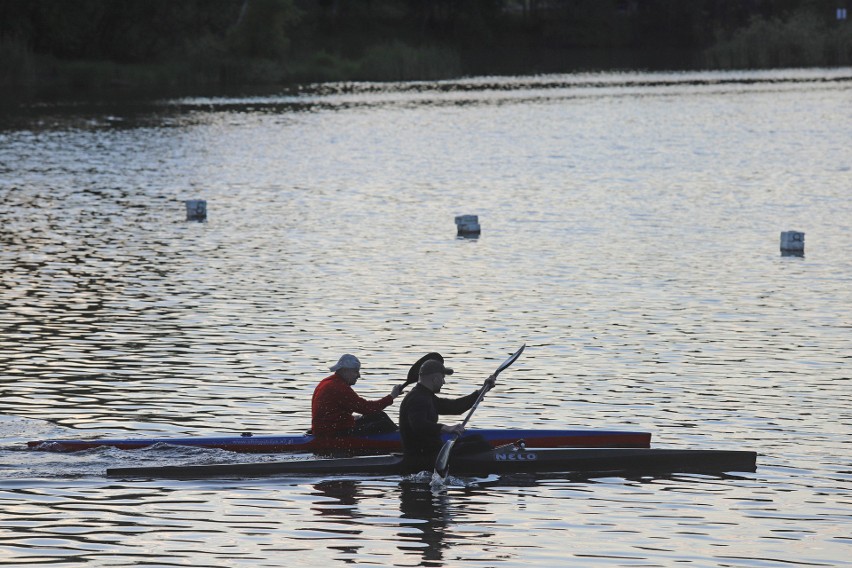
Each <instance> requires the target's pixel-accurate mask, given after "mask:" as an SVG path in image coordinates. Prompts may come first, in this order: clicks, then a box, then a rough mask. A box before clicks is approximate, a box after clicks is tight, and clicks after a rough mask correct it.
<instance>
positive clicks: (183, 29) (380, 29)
mask: <svg viewBox="0 0 852 568" xmlns="http://www.w3.org/2000/svg"><path fill="white" fill-rule="evenodd" d="M837 6H838V4H837V0H750V1H745V0H547V1H545V0H0V89H2V88H4V87H5V88H9V89H10V90H14V89H15V88H16V86H20V85H39V84H45V85H48V86H50V87H57V86H61V87H65V86H74V87H78V88H83V89H99V88H105V87H108V86H116V85H118V86H122V85H124V86H131V87H136V86H140V85H150V86H155V87H156V86H176V85H178V86H179V85H223V84H244V83H255V84H256V83H282V82H288V81H297V80H298V81H317V80H320V81H322V80H329V81H340V80H352V79H370V80H394V81H396V80H406V79H440V78H450V77H456V76H460V75H463V74H473V73H477V72H482V71H483V70H485V71H486V72H488V71H490V70H497V72H501V73H502V72H508V73H511V72H532V71H534V70H535V69H538V68H542V69H547V70H549V71H565V70H570V69H576V68H590V66H592V67H594V66H595V65H599V66H600V67H595V68H606V67H607V65H608V63H607V62H608V61H613V62H615V61H618V60H619V59H618V57H609V56H607V54H611V53H615V54H619V53H621V54H623V53H626V50H631V51H630V53H631V54H632V53H636V54H641V53H643V52H648V53H650V52H654V53H665V54H667V55H665V56H664V57H665V58H667V61H668V62H669V63H671V64H674V65H677V64H678V63H679V62H682V61H689V62H690V63H687V64H686V65H687V66H689V65H690V64H691V62H692V61H694V59H692V58H691V57H689V56H691V55H694V54H697V53H703V54H704V55H705V59H706V62H707V65H708V66H711V67H723V68H728V67H778V66H807V65H849V64H852V37H850V36H852V25H849V24H839V23H838V22H836V21H835V20H834V16H835V11H836V8H837ZM710 46H712V47H710ZM708 47H709V49H708ZM702 50H704V51H702ZM497 52H499V53H500V55H499V56H496V55H495V54H496V53H497ZM589 53H595V54H599V55H600V56H599V57H597V58H591V57H590V56H589V55H588V54H589ZM672 54H674V55H672ZM683 54H688V55H689V56H683ZM622 60H624V59H623V58H622ZM640 60H641V58H638V57H637V58H636V59H635V61H640ZM625 61H628V64H627V65H628V66H629V65H630V63H629V61H632V60H625ZM542 62H547V63H548V65H547V66H543V65H542ZM609 65H614V64H612V63H610V64H609ZM637 65H638V63H637ZM584 66H585V67H584Z"/></svg>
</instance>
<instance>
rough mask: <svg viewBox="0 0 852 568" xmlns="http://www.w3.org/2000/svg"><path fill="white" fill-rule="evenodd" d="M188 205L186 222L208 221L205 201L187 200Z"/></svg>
mask: <svg viewBox="0 0 852 568" xmlns="http://www.w3.org/2000/svg"><path fill="white" fill-rule="evenodd" d="M184 203H186V220H187V221H205V220H207V202H206V201H204V200H203V199H187V200H186V201H184Z"/></svg>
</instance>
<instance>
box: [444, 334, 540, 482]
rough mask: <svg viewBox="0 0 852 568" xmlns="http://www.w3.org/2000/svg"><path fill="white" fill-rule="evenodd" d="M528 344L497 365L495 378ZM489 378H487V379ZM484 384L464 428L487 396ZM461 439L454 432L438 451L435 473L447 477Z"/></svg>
mask: <svg viewBox="0 0 852 568" xmlns="http://www.w3.org/2000/svg"><path fill="white" fill-rule="evenodd" d="M526 346H527V344H526V343H524V344H523V345H521V348H520V349H518V350H517V351H515V352H514V353H513V354H512V356H511V357H509V358H508V359H506V360H505V361H503V363H502V364H501V365H500V366H499V367H497V370H496V371H494V375H493V377H494V379H495V380H496V379H497V375H499V374H500V372H501V371H503V370H504V369H505V368H506V367H508V366H509V365H511V364H512V363H514V362H515V361H517V359H518V357H520V356H521V353H523V352H524V348H525V347H526ZM486 380H487V379H486ZM484 386H485V385H483V388H482V390H480V391H479V396H478V397H477V399H476V402H474V403H473V407H471V409H470V412H468V413H467V416H465V418H464V422H462V424H461V425H462V428H464V427H465V426H466V425H467V421H468V420H470V417H471V416H472V415H473V411H474V410H476V407H477V406H479V403H480V401H481V400H482V399H483V397H485V392H486V391H487V390H489V389H486V388H484ZM458 439H459V435H458V434H455V433H454V434H452V435H451V436H450V439H449V440H447V441H446V442H444V445H443V447H441V451H440V452H438V458H437V459H436V460H435V474H437V475H439V476H440V477H441V479H444V478H446V477H447V472H448V471H449V469H450V452H451V451H452V449H453V445H454V444H455V443H456V440H458Z"/></svg>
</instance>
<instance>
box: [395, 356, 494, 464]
mask: <svg viewBox="0 0 852 568" xmlns="http://www.w3.org/2000/svg"><path fill="white" fill-rule="evenodd" d="M452 374H453V370H452V369H448V368H447V367H444V363H443V360H438V359H430V360H427V361H425V362H423V364H422V365H421V367H420V371H419V378H418V381H417V384H416V385H415V386H414V388H413V389H411V391H410V392H409V393H408V394H407V395H405V399H404V400H403V401H402V404H401V405H400V407H399V433H400V436H401V437H402V451H403V467H404V469H405V470H406V471H408V472H411V473H414V472H418V471H423V470H431V469H433V468H434V467H435V459H436V458H437V456H438V452H439V451H440V450H441V447H442V446H443V445H444V442H443V439H442V438H441V434H452V433H455V434H457V435H459V436H461V435H462V434H463V433H464V427H463V426H462V425H461V423H458V424H452V425H447V424H441V423H440V422H438V416H439V415H445V414H462V413H464V412H466V411H467V410H470V408H471V407H472V406H473V405H474V403H475V402H476V399H477V398H478V397H479V392H480V389H477V390H475V391H473V392H472V393H470V394H469V395H467V396H463V397H461V398H456V399H449V398H439V397H438V396H436V395H437V393H439V392H440V391H441V387H442V386H444V383H445V380H444V377H446V376H447V375H452ZM494 383H495V378H494V377H493V376H491V377H488V380H487V381H486V383H485V385H484V386H483V387H482V388H484V389H490V388H491V387H493V386H494ZM466 440H467V439H465V438H463V439H461V440H459V444H458V446H459V447H462V448H465V447H467V449H468V450H473V449H476V450H483V449H490V446H489V445H488V444H487V442H485V441H484V440H479V441H467V443H465V442H466ZM454 449H455V448H454Z"/></svg>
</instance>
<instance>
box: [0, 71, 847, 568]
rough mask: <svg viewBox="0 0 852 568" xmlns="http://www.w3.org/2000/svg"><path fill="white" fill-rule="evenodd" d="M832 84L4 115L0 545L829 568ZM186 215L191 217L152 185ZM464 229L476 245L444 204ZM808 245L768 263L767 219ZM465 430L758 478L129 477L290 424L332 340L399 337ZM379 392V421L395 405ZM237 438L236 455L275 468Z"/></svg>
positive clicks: (819, 74)
mask: <svg viewBox="0 0 852 568" xmlns="http://www.w3.org/2000/svg"><path fill="white" fill-rule="evenodd" d="M850 103H852V71H850V70H848V69H841V70H811V71H783V72H751V73H729V74H710V73H706V74H705V73H693V74H653V75H642V74H627V75H621V74H612V75H584V76H547V77H535V78H509V79H493V78H486V79H471V80H467V81H461V82H457V83H438V84H424V83H416V84H399V85H381V86H379V85H331V86H321V87H316V88H310V89H303V90H301V91H298V92H288V93H282V94H277V95H271V96H269V95H268V96H251V97H248V96H246V97H229V98H224V97H223V98H185V99H163V100H155V101H143V102H140V101H125V102H112V103H98V104H94V103H85V104H84V103H67V104H45V105H30V106H24V107H20V108H16V109H13V110H12V111H10V112H7V113H6V114H5V115H3V116H2V117H0V330H2V335H0V429H1V430H2V438H0V528H2V531H0V563H4V564H9V565H37V564H50V565H55V566H62V565H68V566H70V565H83V564H85V565H89V566H131V565H134V566H135V565H142V566H173V565H186V566H280V565H282V564H283V563H287V564H290V565H317V564H318V563H325V565H344V564H356V565H364V566H417V565H423V566H456V565H471V566H505V567H510V566H530V565H532V566H542V567H544V566H547V567H549V566H557V565H572V566H675V565H676V566H751V567H756V566H775V565H784V566H790V565H793V566H839V565H850V562H849V558H850V556H852V537H850V534H852V523H850V511H852V451H850V450H852V443H850V434H852V410H850V403H849V400H850V390H852V389H850V384H852V383H850V377H852V373H850V371H849V365H850V353H852V254H850V250H852V238H850V232H849V227H850V222H852V199H850V195H852V184H850V181H852V175H851V173H852V147H850V144H849V141H850V140H852V113H850V112H848V109H849V107H850ZM191 198H201V199H205V200H207V202H208V213H209V217H208V220H207V222H205V223H198V222H187V221H186V220H185V211H184V205H183V203H182V201H183V200H184V199H191ZM459 214H477V215H479V218H480V223H481V225H482V234H481V236H480V237H479V238H478V239H462V238H457V237H456V229H455V225H454V216H455V215H459ZM785 230H799V231H803V232H805V233H806V250H805V255H804V256H802V257H799V256H783V255H782V254H781V253H780V252H779V233H780V232H781V231H785ZM524 342H525V343H527V345H528V347H527V350H526V352H525V353H524V356H523V357H522V359H521V360H519V361H518V362H517V363H516V364H515V366H513V367H512V368H511V369H510V370H508V371H506V372H505V373H504V374H503V375H501V377H500V381H499V385H498V388H497V389H495V390H494V391H492V393H490V394H489V396H488V397H487V398H486V399H485V402H484V403H483V404H482V406H481V407H480V408H479V409H478V410H477V411H476V414H475V416H474V417H473V419H472V425H475V426H480V427H503V426H513V427H518V428H537V427H540V428H576V427H580V428H585V427H606V428H610V429H630V430H645V431H649V432H652V434H653V444H654V445H655V446H660V447H677V448H719V449H723V448H729V449H751V450H755V451H757V452H759V457H758V470H757V472H755V473H735V474H733V475H730V476H723V477H716V476H699V475H677V476H670V477H646V478H639V479H623V478H616V477H612V478H596V479H578V478H576V477H572V476H570V475H567V474H566V475H563V476H559V475H557V476H549V477H541V478H536V477H524V478H519V477H510V478H500V477H497V476H494V477H489V478H478V479H472V478H458V479H452V480H451V481H452V483H451V485H450V486H449V487H447V488H446V490H443V491H438V492H434V493H433V492H432V491H430V489H429V486H428V484H424V483H421V482H419V480H418V479H405V480H400V479H398V478H370V477H367V478H363V477H362V478H352V477H345V476H340V477H338V478H334V477H332V478H323V479H316V478H293V477H286V478H270V479H254V480H239V481H215V480H214V481H203V482H202V481H183V482H176V481H148V482H132V481H124V480H113V479H107V478H105V477H104V471H105V469H106V468H107V467H112V466H120V465H132V464H138V463H142V462H145V463H190V462H192V463H201V462H218V461H234V460H236V459H245V457H242V458H238V457H234V456H233V455H232V454H228V453H227V452H223V451H218V450H212V451H211V450H187V449H174V448H152V449H149V450H142V451H138V452H124V451H120V450H114V449H100V450H92V451H87V452H82V453H78V454H71V455H68V454H52V453H47V452H33V451H28V450H24V449H23V448H24V447H25V444H24V442H26V441H27V440H33V439H43V438H48V437H93V436H110V437H127V436H137V437H143V436H152V437H153V436H158V437H161V436H171V435H212V434H218V433H237V432H244V431H252V432H255V433H258V434H271V433H298V432H302V431H303V430H304V429H305V428H307V426H308V425H309V422H310V414H309V400H310V395H311V392H312V389H313V386H314V385H315V384H316V382H318V381H319V380H320V379H322V378H323V377H324V376H326V375H327V374H328V373H327V370H326V369H327V367H328V366H329V365H330V364H332V363H333V362H334V361H335V360H336V359H337V357H338V356H339V355H340V354H341V353H344V352H351V353H355V354H357V355H358V356H359V357H360V358H361V360H362V362H363V364H364V369H363V378H362V380H361V381H360V382H359V385H358V389H359V391H360V392H361V393H362V394H363V395H364V396H367V397H368V398H378V397H380V396H383V395H384V394H386V393H387V392H389V391H390V388H391V387H392V386H393V385H394V384H396V383H398V382H400V381H401V380H402V379H403V378H404V376H405V373H406V372H407V369H408V366H409V365H410V364H411V363H413V361H414V360H416V359H417V358H419V357H420V356H421V355H422V354H423V353H425V352H427V351H440V352H441V353H442V354H443V355H444V357H445V358H446V359H447V360H448V362H449V363H450V364H451V366H453V367H454V368H455V369H456V374H455V375H454V376H453V377H452V381H451V383H450V384H449V385H448V387H447V389H448V392H449V394H453V395H460V394H465V393H467V392H469V390H471V389H472V388H473V387H474V386H476V385H478V384H479V383H480V382H481V381H482V380H483V379H484V378H485V377H486V376H487V375H488V374H489V373H491V372H492V371H493V370H494V368H495V367H496V365H498V364H499V363H500V362H501V361H502V360H503V359H504V358H505V357H506V355H507V354H508V353H510V352H512V351H514V350H515V349H516V348H517V347H518V346H519V345H520V344H521V343H524ZM395 408H396V405H395V406H394V407H393V408H392V409H391V412H392V413H395ZM272 457H273V456H259V457H256V459H272Z"/></svg>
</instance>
